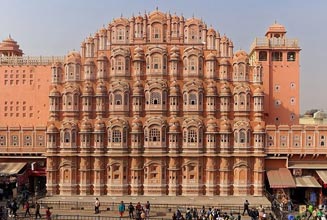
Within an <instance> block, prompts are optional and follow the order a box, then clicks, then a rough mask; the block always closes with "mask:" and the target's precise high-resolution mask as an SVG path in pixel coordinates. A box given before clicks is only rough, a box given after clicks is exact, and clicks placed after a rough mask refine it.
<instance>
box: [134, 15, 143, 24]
mask: <svg viewBox="0 0 327 220" xmlns="http://www.w3.org/2000/svg"><path fill="white" fill-rule="evenodd" d="M142 22H143V17H142V16H141V15H139V16H137V17H136V18H135V23H142Z"/></svg>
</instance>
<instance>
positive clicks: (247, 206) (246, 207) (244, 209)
mask: <svg viewBox="0 0 327 220" xmlns="http://www.w3.org/2000/svg"><path fill="white" fill-rule="evenodd" d="M249 205H250V203H249V201H248V200H245V202H244V204H243V214H242V215H244V213H245V211H246V212H247V214H248V215H249Z"/></svg>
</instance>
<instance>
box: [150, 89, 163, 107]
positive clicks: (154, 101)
mask: <svg viewBox="0 0 327 220" xmlns="http://www.w3.org/2000/svg"><path fill="white" fill-rule="evenodd" d="M150 104H151V105H160V104H161V94H160V93H159V92H151V95H150Z"/></svg>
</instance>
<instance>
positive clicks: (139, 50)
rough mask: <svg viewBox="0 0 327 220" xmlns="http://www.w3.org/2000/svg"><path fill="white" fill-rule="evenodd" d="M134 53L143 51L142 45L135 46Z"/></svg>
mask: <svg viewBox="0 0 327 220" xmlns="http://www.w3.org/2000/svg"><path fill="white" fill-rule="evenodd" d="M134 53H141V54H143V53H144V50H143V48H142V47H140V46H137V47H136V48H135V49H134Z"/></svg>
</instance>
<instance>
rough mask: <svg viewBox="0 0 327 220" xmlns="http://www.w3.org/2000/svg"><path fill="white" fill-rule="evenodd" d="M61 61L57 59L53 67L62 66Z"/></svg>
mask: <svg viewBox="0 0 327 220" xmlns="http://www.w3.org/2000/svg"><path fill="white" fill-rule="evenodd" d="M61 65H62V64H61V62H58V61H56V62H54V63H53V64H52V65H51V68H53V67H54V68H58V67H61Z"/></svg>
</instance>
